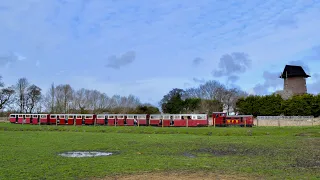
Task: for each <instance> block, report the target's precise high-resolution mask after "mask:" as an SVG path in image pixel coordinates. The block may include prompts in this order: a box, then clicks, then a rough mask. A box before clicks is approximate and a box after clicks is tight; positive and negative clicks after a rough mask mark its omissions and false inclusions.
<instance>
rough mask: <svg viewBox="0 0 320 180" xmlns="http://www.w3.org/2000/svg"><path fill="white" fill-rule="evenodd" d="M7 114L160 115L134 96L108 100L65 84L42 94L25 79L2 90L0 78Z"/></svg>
mask: <svg viewBox="0 0 320 180" xmlns="http://www.w3.org/2000/svg"><path fill="white" fill-rule="evenodd" d="M4 109H5V110H6V112H7V113H74V114H78V113H81V114H87V113H96V114H97V113H137V114H138V113H150V114H152V113H160V111H159V108H157V107H154V106H152V105H151V104H145V103H141V101H140V100H139V98H138V97H135V96H134V95H129V96H120V95H113V96H112V97H109V96H108V95H107V94H106V93H102V92H100V91H97V90H90V89H85V88H81V89H78V90H76V89H74V88H72V87H71V86H70V85H69V84H60V85H57V86H55V85H54V84H52V85H51V87H50V88H49V90H48V91H47V92H45V93H43V92H42V89H41V88H40V87H38V86H36V85H35V84H32V83H30V82H29V81H28V80H27V79H26V78H20V79H19V80H18V81H17V83H16V84H15V85H13V86H9V87H6V86H5V84H4V83H3V81H2V77H1V76H0V110H4Z"/></svg>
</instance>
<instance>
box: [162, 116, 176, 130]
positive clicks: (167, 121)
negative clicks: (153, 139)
mask: <svg viewBox="0 0 320 180" xmlns="http://www.w3.org/2000/svg"><path fill="white" fill-rule="evenodd" d="M172 122H173V115H171V114H163V115H162V118H161V126H164V127H169V126H171V124H172Z"/></svg>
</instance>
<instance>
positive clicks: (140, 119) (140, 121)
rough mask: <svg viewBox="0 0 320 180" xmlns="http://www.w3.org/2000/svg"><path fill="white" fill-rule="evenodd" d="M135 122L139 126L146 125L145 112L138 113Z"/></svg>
mask: <svg viewBox="0 0 320 180" xmlns="http://www.w3.org/2000/svg"><path fill="white" fill-rule="evenodd" d="M137 123H138V124H139V125H140V126H141V125H142V126H146V125H147V124H148V123H147V114H139V115H137Z"/></svg>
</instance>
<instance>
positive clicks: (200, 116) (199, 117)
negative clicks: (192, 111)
mask: <svg viewBox="0 0 320 180" xmlns="http://www.w3.org/2000/svg"><path fill="white" fill-rule="evenodd" d="M197 119H205V117H204V116H203V115H198V116H197Z"/></svg>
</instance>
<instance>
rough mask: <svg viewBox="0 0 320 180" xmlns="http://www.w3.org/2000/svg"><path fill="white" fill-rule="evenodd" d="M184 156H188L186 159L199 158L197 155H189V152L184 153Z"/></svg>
mask: <svg viewBox="0 0 320 180" xmlns="http://www.w3.org/2000/svg"><path fill="white" fill-rule="evenodd" d="M183 155H184V156H186V157H189V158H196V157H197V156H196V155H193V154H191V153H188V152H185V153H183Z"/></svg>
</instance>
